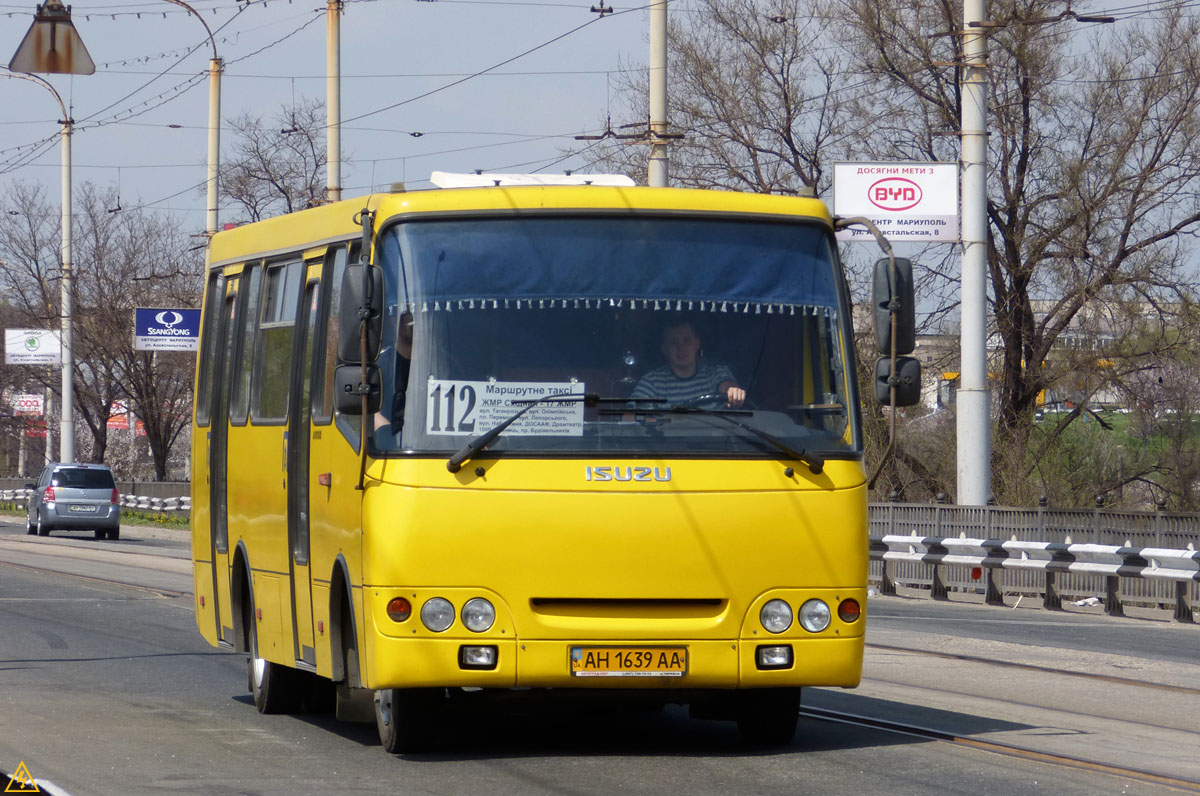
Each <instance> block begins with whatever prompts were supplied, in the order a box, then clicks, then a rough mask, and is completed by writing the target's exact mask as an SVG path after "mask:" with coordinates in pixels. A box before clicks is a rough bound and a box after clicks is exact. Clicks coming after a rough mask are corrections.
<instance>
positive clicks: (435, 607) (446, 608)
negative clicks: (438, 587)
mask: <svg viewBox="0 0 1200 796" xmlns="http://www.w3.org/2000/svg"><path fill="white" fill-rule="evenodd" d="M421 623H422V624H423V625H425V627H427V628H429V629H430V630H432V631H433V632H434V633H441V632H442V631H443V630H445V629H446V628H448V627H450V625H452V624H454V606H453V605H451V604H450V601H449V600H447V599H444V598H442V597H434V598H432V599H429V600H426V601H425V604H424V605H422V606H421Z"/></svg>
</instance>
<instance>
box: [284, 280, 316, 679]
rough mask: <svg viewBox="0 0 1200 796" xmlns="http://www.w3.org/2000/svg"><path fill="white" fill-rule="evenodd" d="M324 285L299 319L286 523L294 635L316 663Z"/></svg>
mask: <svg viewBox="0 0 1200 796" xmlns="http://www.w3.org/2000/svg"><path fill="white" fill-rule="evenodd" d="M320 287H321V283H320V282H319V281H317V280H316V279H313V280H312V281H310V282H309V283H308V284H307V286H306V287H305V290H304V298H303V300H302V301H301V303H300V313H299V317H298V318H297V319H296V336H295V350H294V351H293V354H292V376H291V378H292V385H291V395H292V396H293V398H294V400H293V402H292V408H291V411H289V412H288V428H287V437H288V449H287V487H288V492H287V526H288V549H289V555H288V566H289V569H290V572H291V578H290V580H291V584H292V587H291V592H292V638H293V639H295V642H294V643H295V650H294V652H295V655H296V660H298V661H303V662H305V663H307V664H309V665H311V666H315V665H316V662H317V659H316V649H315V647H314V644H313V615H312V580H311V576H310V563H309V527H310V523H309V480H308V479H309V466H308V462H309V448H310V446H309V435H310V433H311V431H312V408H311V393H310V389H311V386H312V370H313V341H314V336H315V335H314V332H315V330H316V328H317V308H318V305H319V303H320Z"/></svg>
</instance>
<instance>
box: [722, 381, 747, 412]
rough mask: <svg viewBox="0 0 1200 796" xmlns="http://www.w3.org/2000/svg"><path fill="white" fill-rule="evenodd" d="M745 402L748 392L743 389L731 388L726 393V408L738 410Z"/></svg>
mask: <svg viewBox="0 0 1200 796" xmlns="http://www.w3.org/2000/svg"><path fill="white" fill-rule="evenodd" d="M745 402H746V391H745V390H743V389H742V388H741V387H737V386H730V387H729V388H728V389H727V390H726V391H725V404H726V406H729V407H732V408H734V409H737V408H738V407H740V406H741V405H742V404H743V403H745Z"/></svg>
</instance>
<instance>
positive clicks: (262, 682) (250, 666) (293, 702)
mask: <svg viewBox="0 0 1200 796" xmlns="http://www.w3.org/2000/svg"><path fill="white" fill-rule="evenodd" d="M246 666H247V676H248V679H249V681H250V693H252V694H253V695H254V707H256V708H258V712H259V713H293V712H295V711H296V709H297V708H299V707H300V705H299V699H298V697H299V695H300V694H301V693H302V691H301V689H300V688H298V687H297V685H298V684H297V682H296V680H297V676H296V675H297V672H296V671H295V670H294V669H289V668H288V667H286V666H280V665H279V664H278V663H271V662H270V661H268V660H267V659H266V658H260V657H259V655H258V632H257V630H256V629H255V628H254V626H253V625H251V626H250V657H249V658H248V659H247V661H246Z"/></svg>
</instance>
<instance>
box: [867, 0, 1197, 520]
mask: <svg viewBox="0 0 1200 796" xmlns="http://www.w3.org/2000/svg"><path fill="white" fill-rule="evenodd" d="M1065 8H1066V7H1065V5H1064V4H1062V3H1058V2H1052V1H1051V0H1033V2H1019V3H1014V2H1012V1H1011V0H1009V1H1007V2H1000V3H995V4H992V6H991V13H992V14H993V16H994V17H995V18H996V19H998V20H1000V21H1002V22H1005V23H1007V25H1006V26H1005V27H1003V28H1001V29H997V30H996V31H995V32H994V33H993V34H992V35H991V38H990V42H991V57H990V63H989V67H990V68H989V76H990V86H991V96H990V97H989V106H990V109H991V117H990V118H991V122H990V133H991V135H990V137H989V146H990V152H989V158H990V162H991V163H992V164H994V165H993V166H992V169H991V177H990V182H991V191H990V196H989V201H988V219H989V222H990V229H989V254H988V266H989V269H990V273H991V286H992V298H993V311H994V325H995V330H996V333H997V335H998V339H999V341H1000V343H1001V350H1002V353H1001V361H1000V362H999V363H997V364H995V365H993V370H995V371H997V372H998V376H999V384H998V390H997V392H998V395H997V398H998V401H997V404H998V422H997V435H996V445H995V449H996V452H997V456H996V459H997V464H999V465H1000V466H997V467H994V472H995V473H996V476H997V478H996V481H997V493H998V494H999V495H1001V496H1002V497H1003V496H1004V495H1005V494H1006V493H1009V492H1011V493H1014V494H1015V493H1016V492H1018V491H1020V490H1019V486H1020V485H1022V484H1025V483H1027V482H1028V475H1029V473H1030V472H1031V470H1032V468H1034V467H1036V461H1031V460H1030V457H1029V456H1028V453H1029V442H1030V433H1031V429H1032V423H1033V414H1034V409H1035V406H1036V403H1037V400H1038V395H1039V394H1040V393H1041V392H1042V391H1043V390H1045V389H1046V388H1047V387H1052V386H1053V385H1054V384H1055V383H1056V381H1057V380H1059V379H1061V378H1063V377H1064V375H1065V374H1068V373H1072V372H1075V371H1077V370H1078V368H1079V367H1080V366H1081V364H1083V363H1081V362H1080V361H1079V360H1080V358H1079V357H1070V356H1060V355H1059V354H1058V351H1059V349H1060V344H1061V343H1062V341H1063V337H1064V334H1065V333H1066V332H1067V331H1068V330H1069V329H1070V328H1071V327H1072V324H1073V323H1074V322H1076V320H1077V319H1078V318H1079V316H1080V315H1081V313H1084V312H1086V311H1087V310H1088V308H1090V307H1095V306H1096V305H1097V304H1103V305H1108V306H1120V305H1122V304H1125V305H1129V304H1131V303H1133V304H1136V306H1138V307H1140V308H1150V309H1151V311H1152V312H1153V313H1154V314H1155V315H1156V316H1157V319H1158V321H1159V324H1160V325H1163V326H1166V325H1168V324H1169V323H1170V319H1171V316H1172V315H1173V314H1174V313H1175V312H1177V311H1178V309H1179V308H1180V307H1183V306H1187V304H1188V302H1189V300H1190V296H1191V287H1192V286H1191V284H1190V279H1189V278H1188V276H1187V275H1186V273H1185V271H1184V269H1183V265H1184V262H1185V255H1186V253H1187V252H1186V246H1185V243H1186V240H1185V237H1184V236H1185V235H1187V234H1188V233H1190V232H1191V231H1193V230H1194V229H1195V228H1196V224H1197V222H1198V221H1200V211H1198V209H1197V205H1196V201H1195V197H1196V195H1197V192H1198V191H1200V151H1197V149H1196V148H1195V146H1194V143H1193V142H1194V140H1195V138H1196V134H1197V133H1198V132H1200V46H1198V44H1197V34H1198V33H1200V23H1198V22H1197V20H1195V19H1194V18H1192V17H1189V16H1185V15H1184V14H1182V13H1181V12H1179V11H1178V10H1174V11H1164V12H1163V13H1162V14H1161V15H1160V16H1158V17H1157V18H1156V19H1154V20H1152V21H1149V22H1147V23H1145V24H1144V25H1143V24H1138V23H1132V22H1123V23H1121V24H1120V26H1118V27H1116V28H1115V29H1105V30H1102V31H1083V32H1079V33H1077V34H1075V35H1072V34H1073V33H1074V31H1072V30H1070V29H1069V28H1068V27H1066V26H1068V25H1069V24H1070V23H1069V22H1060V23H1056V24H1054V25H1050V26H1047V25H1042V24H1029V23H1031V22H1037V21H1043V20H1046V19H1049V18H1054V17H1058V16H1059V15H1060V13H1061V12H1062V11H1064V10H1065ZM844 11H845V13H846V14H847V15H848V16H849V18H850V20H851V22H852V24H851V25H849V26H847V27H846V28H845V30H846V31H847V32H848V33H849V36H848V38H847V44H848V45H849V46H850V48H851V50H852V51H853V52H856V53H859V54H860V58H859V61H858V68H859V69H860V70H861V71H863V72H865V73H866V74H867V75H869V76H870V79H871V80H872V81H873V82H874V84H875V85H876V86H878V88H879V91H878V92H876V93H873V94H871V95H869V99H864V101H863V106H862V110H863V111H864V112H867V113H871V114H873V115H875V116H876V117H877V118H882V119H886V120H888V121H887V122H886V123H885V125H884V129H882V130H880V131H879V133H878V134H877V135H875V136H873V138H872V143H873V145H874V147H875V150H876V151H880V150H883V151H886V152H889V153H893V154H894V155H896V156H909V157H939V156H941V157H945V155H944V154H943V153H944V152H945V149H946V146H947V143H946V142H948V141H952V140H953V139H951V138H949V137H947V136H945V135H943V134H944V133H947V132H951V133H952V132H955V131H956V129H957V120H958V119H959V112H960V108H959V95H958V91H957V85H958V77H959V76H958V74H957V69H958V68H957V67H955V66H953V64H961V63H962V60H963V58H962V53H961V44H960V40H959V38H958V37H957V36H953V35H938V34H948V33H951V32H954V31H956V30H958V28H959V26H960V21H959V19H958V14H959V12H958V10H957V9H956V8H955V7H954V6H952V5H950V4H945V3H940V2H926V1H925V0H917V2H914V3H910V4H905V5H903V6H894V5H891V4H879V3H874V2H867V1H866V0H850V1H849V2H847V3H846V5H845V6H844ZM1085 36H1091V37H1092V39H1091V41H1087V40H1085V39H1084V38H1083V37H1085ZM947 64H950V65H951V66H947ZM901 131H904V132H901ZM1038 298H1044V299H1046V300H1047V301H1045V302H1043V303H1042V306H1041V307H1040V309H1035V300H1036V299H1038ZM1117 353H1120V354H1121V355H1123V356H1132V357H1137V356H1141V355H1145V354H1146V353H1148V352H1138V351H1129V350H1118V349H1115V348H1113V349H1112V350H1111V351H1107V352H1106V351H1104V350H1100V351H1091V352H1089V354H1088V356H1087V357H1086V359H1087V361H1089V362H1090V363H1091V366H1092V367H1095V364H1096V363H1097V362H1098V361H1099V360H1101V359H1105V358H1108V357H1109V356H1112V355H1115V354H1117ZM1009 476H1011V478H1010V477H1009Z"/></svg>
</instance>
